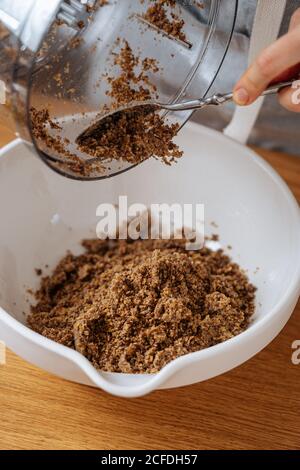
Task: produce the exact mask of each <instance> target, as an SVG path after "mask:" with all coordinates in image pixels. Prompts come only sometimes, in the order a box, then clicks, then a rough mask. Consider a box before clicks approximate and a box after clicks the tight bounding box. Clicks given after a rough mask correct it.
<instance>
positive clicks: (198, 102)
mask: <svg viewBox="0 0 300 470" xmlns="http://www.w3.org/2000/svg"><path fill="white" fill-rule="evenodd" d="M293 83H294V80H289V81H286V82H280V83H277V84H275V85H271V86H270V87H269V88H267V89H266V90H265V91H264V92H263V93H262V94H261V96H267V95H273V94H276V93H278V91H280V90H281V89H282V88H286V87H288V86H291V85H292V84H293ZM232 99H233V92H231V93H226V94H220V93H216V94H214V95H212V96H210V97H208V98H200V99H195V100H188V101H182V102H180V103H175V104H167V103H160V102H158V101H151V100H148V101H134V102H131V103H130V104H127V105H125V106H122V107H120V108H118V109H116V110H114V111H112V112H111V113H108V114H106V115H104V116H103V117H102V118H101V119H99V121H97V122H96V123H95V124H93V125H92V126H90V127H88V128H87V129H86V130H85V131H84V132H82V133H81V134H80V135H79V136H78V138H77V139H76V140H77V141H80V140H82V139H85V138H86V137H88V136H89V135H91V134H92V133H93V132H95V131H96V130H97V128H99V127H100V125H101V126H102V125H103V122H104V121H105V119H107V118H108V117H111V116H113V115H115V114H120V113H122V112H126V111H128V110H132V109H133V108H136V109H137V111H138V110H139V109H142V108H143V107H147V109H148V110H149V108H152V109H153V111H158V110H166V111H172V112H177V111H191V110H196V109H202V108H205V107H206V106H211V105H213V106H219V105H221V104H224V103H227V102H229V101H232Z"/></svg>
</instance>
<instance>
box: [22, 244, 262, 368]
mask: <svg viewBox="0 0 300 470" xmlns="http://www.w3.org/2000/svg"><path fill="white" fill-rule="evenodd" d="M83 246H84V248H85V253H84V254H81V255H79V256H75V255H73V254H71V253H68V254H67V255H66V256H65V257H64V258H63V259H62V260H61V261H60V263H59V264H58V265H57V267H56V268H55V270H54V272H53V273H52V274H51V275H50V276H47V277H44V278H42V280H41V285H40V288H39V290H38V291H37V292H36V293H35V296H36V299H37V304H36V305H35V306H32V308H31V314H30V315H29V317H28V325H29V326H30V327H31V328H32V329H33V330H35V331H36V332H38V333H40V334H42V335H44V336H46V337H48V338H50V339H52V340H54V341H57V342H59V343H61V344H63V345H65V346H68V347H70V348H73V349H76V350H77V351H79V352H80V353H82V354H83V355H84V356H85V357H87V358H88V359H89V360H90V361H91V363H92V364H93V365H94V366H95V367H96V368H97V369H100V370H102V371H110V372H123V373H133V374H138V373H155V372H158V371H159V370H160V369H161V368H162V367H163V366H165V365H166V364H167V363H169V362H170V361H171V360H173V359H175V358H177V357H179V356H182V355H184V354H187V353H191V352H194V351H199V350H201V349H203V348H208V347H210V346H213V345H215V344H217V343H220V342H223V341H225V340H227V339H229V338H232V337H233V336H236V335H238V334H239V333H241V332H243V331H244V330H245V329H246V328H247V327H248V325H249V321H250V318H251V316H252V314H253V313H254V308H255V307H254V300H255V287H254V286H252V285H251V284H250V282H249V281H248V278H247V276H246V275H245V273H244V272H243V271H242V270H241V268H240V267H239V266H238V265H237V264H235V263H233V262H232V261H231V259H230V258H229V257H228V256H226V255H225V254H224V253H223V252H222V251H221V250H219V251H216V252H214V251H212V250H210V249H209V248H207V247H205V248H203V249H201V250H199V251H186V249H185V240H169V241H166V240H155V241H153V240H138V241H134V242H133V241H115V242H112V241H101V240H85V241H83Z"/></svg>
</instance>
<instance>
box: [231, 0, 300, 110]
mask: <svg viewBox="0 0 300 470" xmlns="http://www.w3.org/2000/svg"><path fill="white" fill-rule="evenodd" d="M299 74H300V8H298V10H296V11H295V12H294V14H293V16H292V18H291V22H290V27H289V31H288V33H287V34H285V35H284V36H282V37H281V38H279V39H278V40H277V41H276V42H274V43H273V44H271V46H269V47H267V48H266V49H264V50H263V51H262V52H261V54H260V55H259V56H258V58H257V59H256V60H255V61H254V63H253V64H252V65H251V66H250V67H249V69H248V70H247V71H246V72H245V73H244V75H243V76H242V78H241V79H240V80H239V81H238V83H237V84H236V86H235V87H234V96H233V98H234V101H235V102H236V104H238V105H240V106H245V105H249V104H251V103H253V102H254V101H255V100H256V99H257V98H258V97H259V96H260V95H261V94H262V92H263V91H264V90H265V89H266V88H267V87H268V86H269V85H270V84H272V83H278V82H281V81H285V80H288V79H292V78H295V77H297V76H299ZM278 97H279V102H280V104H281V105H282V106H283V107H285V108H286V109H288V110H289V111H294V112H298V113H300V78H299V88H298V89H295V88H291V87H289V88H285V89H283V90H281V91H280V92H279V94H278Z"/></svg>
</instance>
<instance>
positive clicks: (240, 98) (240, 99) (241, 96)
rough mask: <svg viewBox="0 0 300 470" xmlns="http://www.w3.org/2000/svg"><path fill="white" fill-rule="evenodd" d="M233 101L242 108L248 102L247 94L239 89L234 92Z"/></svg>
mask: <svg viewBox="0 0 300 470" xmlns="http://www.w3.org/2000/svg"><path fill="white" fill-rule="evenodd" d="M233 98H234V101H235V102H236V103H237V104H239V105H240V106H244V105H245V104H247V103H248V101H249V98H250V97H249V93H248V91H247V90H246V89H245V88H239V89H238V90H236V91H235V92H234V95H233Z"/></svg>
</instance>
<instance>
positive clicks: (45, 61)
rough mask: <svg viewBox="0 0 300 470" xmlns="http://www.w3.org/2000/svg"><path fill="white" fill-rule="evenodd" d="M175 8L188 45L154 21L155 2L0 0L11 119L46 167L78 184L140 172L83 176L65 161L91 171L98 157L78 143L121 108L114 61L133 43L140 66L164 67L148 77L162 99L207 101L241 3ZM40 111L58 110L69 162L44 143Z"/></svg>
mask: <svg viewBox="0 0 300 470" xmlns="http://www.w3.org/2000/svg"><path fill="white" fill-rule="evenodd" d="M47 3H48V4H49V5H47ZM169 3H170V2H168V1H166V2H165V5H164V7H165V8H166V10H167V15H168V18H169V19H170V20H172V18H174V16H173V17H172V15H174V14H175V15H176V18H180V20H183V22H184V25H183V28H182V33H183V34H182V35H181V36H180V37H178V36H177V37H176V35H175V36H174V35H173V34H171V33H167V32H166V31H165V30H164V29H162V28H160V27H158V26H157V24H153V23H151V21H150V22H149V21H148V20H147V19H145V13H146V12H147V11H148V8H149V7H150V6H151V5H152V6H153V5H154V4H155V1H153V0H143V1H141V0H114V1H112V0H109V1H108V2H101V1H97V2H96V5H95V1H94V0H92V1H88V2H87V1H82V2H79V0H68V1H67V0H65V1H61V0H54V1H52V0H51V2H44V1H42V2H41V1H39V0H28V1H26V2H24V0H22V2H20V1H18V0H14V1H10V2H7V1H3V0H2V1H1V0H0V35H1V36H0V37H1V45H0V80H1V82H0V85H1V88H2V93H0V95H2V100H3V103H4V104H3V105H0V109H1V111H0V116H1V117H2V121H5V122H6V124H8V125H9V126H10V127H12V126H15V128H16V130H17V132H18V133H19V135H20V136H21V137H22V138H23V139H24V140H25V141H26V142H28V143H29V144H30V145H31V146H33V147H34V148H35V149H36V151H37V153H38V154H39V156H40V157H41V158H42V160H43V161H44V162H45V163H47V165H49V166H50V167H51V168H52V169H54V170H55V171H57V172H59V173H61V174H63V175H65V176H68V177H70V178H74V179H101V178H106V177H107V176H108V175H111V174H118V173H121V172H123V171H126V170H128V169H129V168H131V167H132V166H133V165H132V164H130V163H125V162H122V164H120V162H119V161H115V162H111V161H110V162H104V166H105V165H107V167H106V170H107V171H103V165H102V169H101V171H100V170H99V171H98V170H97V169H94V170H93V172H91V173H90V174H89V175H88V176H83V175H82V174H79V173H77V171H75V170H74V166H72V165H70V162H69V161H68V156H66V154H67V155H68V154H71V155H74V154H76V156H77V157H79V158H80V159H81V161H82V163H83V165H85V164H90V162H91V158H92V157H90V156H88V155H86V154H84V153H81V152H80V151H79V150H78V148H77V146H76V144H75V140H76V137H77V136H78V135H79V134H80V133H81V132H82V131H83V130H84V129H86V128H87V127H88V126H89V125H90V124H92V123H93V122H94V121H95V119H96V118H97V116H99V112H101V110H102V109H103V107H104V106H106V107H107V108H109V107H110V106H111V105H112V102H111V100H112V98H111V97H110V96H109V94H108V90H109V86H110V85H109V84H110V81H109V79H108V77H112V76H113V77H117V76H118V74H119V73H120V70H119V67H118V65H116V64H115V63H114V62H115V57H116V54H118V53H119V51H120V49H121V48H122V47H123V45H124V44H125V41H126V42H127V43H128V44H129V46H130V48H131V49H132V52H133V54H134V56H135V57H138V58H139V60H140V62H141V61H143V60H144V59H146V58H150V59H154V60H155V63H156V64H157V65H158V69H159V70H158V71H155V72H154V71H151V70H147V76H148V78H149V82H150V83H151V85H153V89H154V88H155V89H156V93H157V95H158V98H159V100H160V101H162V102H172V103H174V102H176V101H179V100H180V99H182V98H183V97H184V98H185V99H187V98H192V97H195V95H196V96H197V97H201V96H205V95H206V94H207V93H208V91H209V89H210V87H211V86H212V84H213V82H214V80H215V78H216V75H217V74H218V71H219V69H220V67H221V65H222V61H223V59H224V57H225V55H226V51H227V48H228V45H229V43H230V39H231V36H232V31H233V28H234V24H235V18H236V11H237V3H238V2H237V1H234V0H210V1H206V0H204V1H202V2H199V1H196V0H195V1H194V0H189V1H186V0H181V1H180V0H178V1H176V2H175V4H173V5H170V4H169ZM171 4H172V2H171ZM18 6H19V8H18ZM20 17H21V18H20ZM140 62H139V63H140ZM138 67H139V65H137V69H138ZM4 87H5V90H4ZM3 90H4V92H3ZM0 91H1V90H0ZM3 94H4V99H3ZM32 107H33V108H35V109H36V110H39V111H41V110H45V109H47V110H49V113H50V117H51V120H52V121H53V122H55V123H57V124H58V127H60V128H61V129H59V130H58V129H56V128H55V127H56V126H51V125H49V129H48V131H49V134H50V135H51V136H52V137H53V138H54V139H55V138H56V133H59V137H58V138H59V139H62V142H63V145H64V148H65V149H66V150H67V152H66V154H64V155H62V154H61V153H60V151H59V149H58V150H57V149H55V148H53V147H49V146H48V145H46V144H45V143H43V142H41V141H40V139H39V140H36V139H35V137H34V135H33V133H32V126H31V118H30V109H31V108H32ZM190 116H191V113H190V112H186V113H180V114H178V115H175V114H173V115H171V116H169V117H170V118H171V119H172V122H173V121H175V122H177V123H179V124H180V125H181V126H182V125H184V124H185V122H186V121H187V120H188V119H189V118H190ZM53 127H54V128H53ZM54 147H55V146H54Z"/></svg>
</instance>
